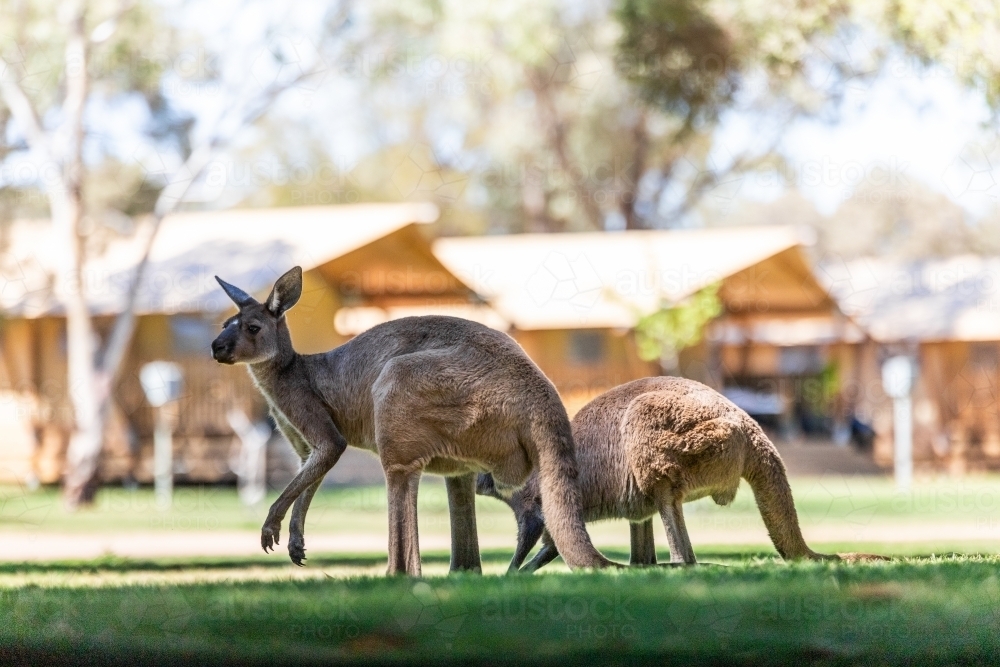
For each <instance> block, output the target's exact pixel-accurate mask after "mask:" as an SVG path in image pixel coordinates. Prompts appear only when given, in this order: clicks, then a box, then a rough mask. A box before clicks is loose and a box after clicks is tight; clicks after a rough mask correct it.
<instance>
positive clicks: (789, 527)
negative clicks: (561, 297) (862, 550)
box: [476, 377, 880, 572]
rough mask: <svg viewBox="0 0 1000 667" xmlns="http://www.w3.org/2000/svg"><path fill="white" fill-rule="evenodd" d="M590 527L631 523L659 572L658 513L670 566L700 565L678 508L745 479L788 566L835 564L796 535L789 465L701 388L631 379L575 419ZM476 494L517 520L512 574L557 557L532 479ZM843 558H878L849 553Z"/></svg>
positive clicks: (642, 554) (727, 497)
mask: <svg viewBox="0 0 1000 667" xmlns="http://www.w3.org/2000/svg"><path fill="white" fill-rule="evenodd" d="M573 438H574V441H575V442H576V447H577V450H576V456H577V463H578V465H579V470H580V478H579V488H580V494H581V499H582V501H583V512H584V520H585V521H597V520H600V519H628V520H629V521H630V522H631V523H630V526H629V527H630V532H631V542H632V545H631V546H632V555H631V559H630V563H631V564H633V565H655V564H656V550H655V548H654V545H653V520H652V518H651V517H652V516H653V515H655V514H657V513H658V514H659V515H660V518H661V519H662V520H663V525H664V527H665V528H666V532H667V542H668V543H669V545H670V558H671V561H672V562H673V563H686V564H693V563H695V562H696V559H695V555H694V550H693V549H692V548H691V540H690V539H689V538H688V533H687V528H686V527H685V525H684V513H683V511H682V504H683V503H685V502H687V501H690V500H697V499H698V498H704V497H705V496H711V497H712V499H713V500H714V501H715V502H716V503H717V504H719V505H728V504H729V503H730V502H732V500H733V498H735V497H736V491H737V489H738V488H739V484H740V478H741V477H742V478H743V479H745V480H747V482H748V483H749V484H750V488H751V489H753V493H754V497H755V499H756V500H757V507H758V508H759V509H760V513H761V516H762V517H763V519H764V525H765V526H766V527H767V532H768V534H769V535H770V536H771V541H772V542H773V543H774V546H775V548H776V549H777V550H778V553H779V554H781V556H782V557H783V558H785V559H792V558H810V559H815V560H838V559H840V558H841V557H840V556H832V555H831V556H828V555H824V554H818V553H816V552H815V551H813V550H812V549H810V548H809V547H808V546H807V545H806V542H805V540H804V539H803V537H802V531H801V530H800V529H799V521H798V516H797V515H796V513H795V505H794V503H793V501H792V492H791V489H790V487H789V485H788V478H787V475H786V473H785V466H784V464H783V463H782V462H781V458H780V457H779V456H778V452H777V450H776V449H775V448H774V445H772V444H771V441H770V440H768V439H767V436H766V435H764V431H763V430H761V428H760V426H759V425H758V424H757V422H755V421H754V420H753V419H751V417H750V416H749V415H748V414H747V413H745V412H744V411H743V410H741V409H740V408H738V407H736V406H735V405H734V404H733V403H732V402H730V401H729V400H728V399H726V398H725V397H724V396H722V395H721V394H719V393H718V392H716V391H714V390H712V389H710V388H709V387H706V386H705V385H703V384H701V383H700V382H695V381H693V380H686V379H684V378H678V377H653V378H645V379H642V380H635V381H634V382H629V383H627V384H623V385H621V386H619V387H616V388H614V389H612V390H610V391H608V392H605V393H604V394H601V395H600V396H598V397H597V398H595V399H594V400H592V401H591V402H590V403H588V404H587V405H585V406H584V407H583V408H582V409H581V410H580V412H579V413H578V414H577V415H576V417H575V418H574V419H573ZM476 490H477V492H478V493H479V494H480V495H488V496H493V497H495V498H499V499H500V500H503V501H504V502H506V503H507V504H508V505H509V506H510V507H511V509H513V510H514V514H515V516H516V517H517V526H518V534H517V550H516V552H515V554H514V558H513V560H511V563H510V568H509V570H508V571H511V572H514V571H517V570H518V568H520V566H521V563H523V562H524V559H525V558H526V557H527V556H528V553H529V552H530V551H531V549H532V547H534V546H535V544H536V543H537V542H538V538H539V537H542V540H543V546H542V548H541V549H540V550H539V551H538V553H537V554H536V555H535V557H534V558H533V559H532V560H531V562H529V563H528V564H527V565H525V566H524V568H523V571H525V572H533V571H534V570H537V569H538V568H540V567H542V566H543V565H545V564H546V563H548V562H550V561H551V560H553V559H554V558H555V557H556V556H558V555H559V550H558V545H556V544H553V543H552V540H551V537H550V536H549V533H548V530H547V527H546V524H547V521H546V520H547V518H548V511H545V516H544V518H543V515H542V510H543V507H545V503H546V502H547V501H546V500H545V499H544V498H543V497H542V496H541V495H540V494H539V493H538V480H537V479H536V478H535V477H534V476H532V477H531V478H529V480H528V482H527V484H526V485H525V486H524V487H523V488H522V489H520V490H518V491H515V492H514V493H513V494H511V493H507V492H505V490H504V489H502V488H498V487H497V486H496V484H495V482H494V480H493V479H492V478H491V477H490V476H489V475H488V474H483V475H480V476H479V478H478V479H477V488H476ZM843 557H844V558H845V559H849V560H857V559H863V558H867V559H878V558H880V557H878V556H870V555H867V554H844V556H843Z"/></svg>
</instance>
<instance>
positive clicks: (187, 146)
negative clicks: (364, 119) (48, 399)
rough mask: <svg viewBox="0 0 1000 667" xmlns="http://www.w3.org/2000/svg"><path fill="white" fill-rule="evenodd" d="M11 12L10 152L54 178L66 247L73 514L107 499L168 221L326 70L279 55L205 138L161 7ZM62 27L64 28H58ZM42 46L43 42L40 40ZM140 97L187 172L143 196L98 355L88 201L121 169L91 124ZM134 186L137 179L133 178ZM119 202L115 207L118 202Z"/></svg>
mask: <svg viewBox="0 0 1000 667" xmlns="http://www.w3.org/2000/svg"><path fill="white" fill-rule="evenodd" d="M336 9H338V10H339V11H335V12H333V13H332V15H331V16H332V18H331V21H330V24H329V25H330V26H332V27H333V30H334V31H336V30H339V29H341V28H342V27H343V26H345V25H346V16H347V14H346V12H347V9H348V6H347V5H346V4H345V5H342V6H338V7H337V8H336ZM2 12H3V14H4V16H5V17H10V18H11V21H10V22H9V23H6V25H5V26H4V27H5V29H9V30H10V33H9V34H7V35H4V36H3V39H4V41H3V42H2V44H0V54H2V57H0V75H2V77H0V98H2V100H3V102H4V104H5V107H3V111H2V112H0V113H2V114H3V115H0V120H7V121H8V122H11V123H12V124H13V126H12V127H11V128H10V129H8V128H4V129H5V130H6V134H7V135H10V134H13V135H14V136H15V140H14V142H13V143H12V144H8V146H7V150H11V149H13V150H20V151H22V152H25V153H28V154H30V155H31V156H32V157H34V158H35V160H36V164H39V165H41V167H42V168H40V169H39V172H38V173H39V174H40V175H41V174H44V175H47V176H48V177H39V178H38V179H37V181H36V183H34V185H35V186H36V187H43V188H44V191H45V194H46V197H47V200H48V204H49V209H50V215H51V219H52V225H53V230H54V232H55V234H54V236H55V238H56V239H58V242H59V243H60V244H61V245H62V248H61V252H62V257H63V261H62V263H61V265H62V266H63V267H65V270H63V271H61V272H59V273H58V274H57V275H56V276H55V280H56V285H57V292H58V294H59V295H60V296H61V298H62V301H63V304H64V307H65V312H66V323H67V324H66V326H67V357H68V378H67V382H68V391H69V394H70V400H71V403H72V405H73V412H74V430H73V433H72V435H71V439H70V444H69V450H68V452H67V462H66V472H65V476H64V498H65V501H66V503H67V505H68V506H70V507H75V506H77V505H78V504H80V503H82V502H89V501H90V500H92V498H93V494H94V492H95V491H96V488H97V486H96V482H97V478H96V475H97V466H98V461H99V458H100V453H101V450H102V446H103V440H104V427H105V422H106V419H107V415H108V409H109V406H110V402H111V400H112V388H113V386H114V383H115V379H116V377H117V375H118V373H119V371H120V369H121V365H122V360H123V358H124V356H125V353H126V351H127V349H128V346H129V343H130V341H131V338H132V334H133V332H134V329H135V311H134V306H135V303H136V298H137V295H138V293H139V290H140V288H141V286H142V284H143V276H144V272H145V269H146V266H147V258H148V255H149V251H150V249H151V247H152V245H153V243H154V241H155V239H156V235H157V231H158V230H159V228H160V224H161V222H162V220H163V218H164V216H165V215H167V214H168V213H170V212H171V211H173V210H174V209H176V208H177V206H178V205H180V204H181V203H182V202H183V201H184V199H185V197H186V195H187V193H188V192H189V190H190V189H191V187H192V185H193V184H194V183H196V182H197V181H198V179H199V177H200V176H201V175H202V173H203V171H204V169H205V168H206V166H207V165H208V164H209V162H210V160H211V158H212V156H213V155H215V154H216V152H217V151H218V150H219V149H220V148H221V147H222V146H224V145H226V144H227V143H229V142H230V141H231V140H232V138H233V137H234V136H235V135H236V134H238V133H239V132H240V131H241V130H242V129H243V128H246V127H248V126H250V125H252V124H253V123H254V122H255V121H256V120H257V119H258V118H260V117H261V116H262V115H263V114H264V113H265V112H266V111H267V110H268V109H269V108H270V107H271V105H272V104H273V103H274V101H275V100H276V99H277V98H278V97H279V96H281V95H282V93H284V92H285V91H286V90H288V89H289V88H291V87H294V86H296V85H298V84H300V83H301V82H302V81H304V80H306V79H307V78H309V77H311V76H313V75H315V74H316V73H317V72H318V71H320V70H321V69H322V67H323V66H324V65H323V61H322V60H321V59H319V58H316V59H314V60H313V61H312V62H304V63H303V62H299V63H296V65H297V66H296V67H295V68H292V69H291V71H285V70H284V69H283V68H282V65H283V64H284V61H283V57H284V56H285V55H286V54H283V53H281V52H280V50H278V49H271V50H270V51H265V53H269V54H270V57H271V58H272V59H273V62H272V63H271V65H272V69H274V68H276V69H277V71H278V74H277V75H276V76H274V77H273V79H272V80H270V81H268V82H267V83H265V84H263V85H260V86H259V90H256V91H254V92H253V94H251V95H244V96H240V97H236V98H234V99H230V100H229V104H228V105H227V111H226V112H225V113H223V114H222V115H221V116H220V118H219V119H218V121H217V123H216V124H215V127H214V129H212V130H210V131H202V132H195V131H193V126H194V122H193V120H192V119H191V118H185V117H178V116H177V115H176V114H174V113H173V111H172V109H171V108H170V102H169V100H168V99H167V97H166V96H165V95H164V94H163V93H162V90H161V87H162V81H161V77H162V76H163V75H164V73H165V72H164V65H163V62H164V60H167V61H169V59H170V57H171V56H173V55H176V54H177V52H178V48H179V47H180V44H179V43H178V41H177V40H178V37H177V35H176V34H175V33H174V31H172V30H171V29H170V24H169V23H168V22H167V21H166V20H165V17H164V16H162V15H161V14H160V13H159V11H158V9H157V7H156V6H155V5H152V4H147V3H140V2H110V1H107V0H105V1H100V0H95V1H93V2H85V1H84V0H71V1H69V2H59V3H56V2H44V1H38V2H34V3H27V4H25V3H16V4H14V5H12V6H10V7H4V8H3V9H2ZM53 16H59V17H60V20H59V21H58V22H55V23H54V22H53V21H52V17H53ZM5 21H6V18H5ZM35 35H42V36H43V38H42V39H35V38H34V36H35ZM286 69H287V68H286ZM213 75H214V74H213V73H212V72H206V71H201V72H197V73H196V74H195V76H200V77H203V78H209V77H211V76H213ZM136 96H138V97H140V98H141V99H142V100H143V101H144V103H145V105H146V108H147V111H148V112H149V115H150V116H151V118H152V119H153V120H154V121H157V120H158V121H159V122H153V123H150V124H149V126H148V127H147V128H146V133H147V137H148V139H149V141H150V143H152V144H154V145H156V146H157V147H158V148H159V149H160V150H163V151H167V152H170V153H173V154H175V155H176V158H177V159H176V167H174V168H173V169H171V170H169V173H166V174H163V178H162V181H160V182H159V183H155V182H154V183H151V184H146V190H144V189H143V187H139V188H138V189H137V190H133V192H138V193H142V192H144V191H148V190H149V187H150V186H151V187H152V190H153V192H154V193H155V194H154V196H152V197H151V198H150V202H151V206H150V214H151V221H150V226H149V232H148V234H147V236H146V240H145V252H144V254H143V256H142V259H141V261H140V262H139V263H138V265H137V266H136V267H135V270H134V275H133V277H132V280H131V282H130V286H129V288H128V291H127V294H126V295H125V300H124V304H123V306H122V310H121V312H120V313H119V314H118V315H117V317H116V318H115V321H114V324H113V326H112V328H111V331H110V333H109V334H108V336H107V338H106V340H105V341H103V344H99V343H100V341H98V340H97V336H96V334H95V331H94V326H93V321H92V318H91V313H90V309H89V306H88V303H87V298H86V291H85V289H84V285H83V280H84V276H83V275H82V272H83V269H84V267H85V265H86V262H87V257H88V253H89V252H90V249H91V248H90V244H89V242H88V241H89V237H90V235H91V228H92V225H89V224H86V223H87V220H88V216H89V215H91V214H92V215H94V216H95V217H99V216H100V214H101V213H103V211H100V210H95V207H94V202H92V201H89V199H88V194H90V191H92V190H96V189H97V188H96V187H95V180H96V179H94V178H93V177H94V176H95V175H97V174H100V173H101V171H102V170H106V169H107V168H108V166H109V162H113V160H110V159H108V156H106V155H102V156H101V157H100V158H88V150H87V148H88V139H89V138H90V132H92V131H93V129H94V128H93V122H94V121H93V119H92V118H91V117H90V115H89V113H90V112H91V111H92V109H93V107H94V106H95V105H96V104H98V103H99V102H103V103H114V102H115V101H121V99H122V98H126V97H136ZM104 175H105V176H106V174H104ZM126 178H137V177H136V175H135V174H134V173H133V174H132V175H131V176H126ZM104 180H106V179H104ZM139 180H141V178H140V179H139ZM118 194H119V195H120V194H121V193H118ZM115 198H116V197H114V196H112V197H111V198H110V199H111V200H112V201H106V202H104V203H105V204H111V203H114V202H113V200H114V199H115ZM118 199H119V200H120V199H121V198H120V197H118ZM132 203H134V198H133V202H132ZM118 204H119V205H121V204H122V202H121V201H119V202H118ZM123 208H126V207H125V206H123Z"/></svg>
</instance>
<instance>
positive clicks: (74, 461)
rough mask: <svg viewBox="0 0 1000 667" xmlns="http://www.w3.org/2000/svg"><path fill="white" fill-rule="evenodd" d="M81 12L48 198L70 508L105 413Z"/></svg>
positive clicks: (87, 473) (88, 479)
mask: <svg viewBox="0 0 1000 667" xmlns="http://www.w3.org/2000/svg"><path fill="white" fill-rule="evenodd" d="M85 12H86V6H85V4H84V3H82V2H79V3H77V5H76V6H75V7H74V11H73V12H72V13H71V15H70V18H69V22H68V27H69V38H68V40H67V42H66V53H65V58H66V62H65V66H66V69H65V74H66V99H65V101H64V103H63V113H64V116H65V125H64V133H65V136H61V137H58V138H59V139H60V140H61V142H60V143H62V145H63V147H64V153H63V159H62V177H63V178H62V181H63V185H64V188H65V192H64V194H63V195H62V196H61V197H58V198H55V199H51V200H50V201H52V221H53V225H54V227H55V228H56V233H57V235H58V237H61V239H62V241H63V244H64V245H63V247H64V249H65V254H66V255H67V257H66V259H67V263H66V264H65V266H66V267H67V268H66V270H65V271H64V272H63V273H62V274H61V276H60V277H59V279H58V282H59V283H61V285H60V287H61V293H62V300H63V305H64V306H65V308H66V357H67V363H68V366H69V368H68V377H67V381H68V385H69V386H68V387H67V389H68V391H69V398H70V402H71V403H72V405H73V433H72V435H71V436H70V441H69V450H68V451H67V452H66V469H65V472H64V486H63V500H64V502H65V503H66V505H67V507H69V508H75V507H77V506H78V505H79V504H80V503H86V502H89V501H90V500H92V499H93V496H94V491H95V490H96V482H97V464H98V460H99V458H100V454H101V446H102V444H103V440H104V423H105V419H106V415H107V402H106V394H107V392H106V390H105V388H104V386H103V385H104V384H105V383H104V382H102V381H101V378H100V375H99V373H98V369H97V368H96V361H97V356H96V341H95V339H94V325H93V321H92V319H91V316H90V309H89V308H88V306H87V294H86V286H85V284H84V282H85V276H84V268H85V267H84V260H85V257H86V241H87V239H86V237H85V236H84V233H83V224H82V223H83V215H84V213H83V207H84V203H83V202H84V199H83V188H84V168H85V167H84V164H83V137H84V127H83V115H84V111H85V108H86V104H87V95H88V88H89V83H90V82H89V75H88V71H87V67H88V57H87V56H88V49H87V36H86V32H85V25H86V24H85V18H86V17H85Z"/></svg>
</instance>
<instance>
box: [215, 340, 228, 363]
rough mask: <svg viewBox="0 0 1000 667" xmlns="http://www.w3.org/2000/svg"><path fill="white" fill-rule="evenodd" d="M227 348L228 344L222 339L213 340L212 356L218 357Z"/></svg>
mask: <svg viewBox="0 0 1000 667" xmlns="http://www.w3.org/2000/svg"><path fill="white" fill-rule="evenodd" d="M225 349H226V344H225V343H223V342H222V341H221V340H218V339H216V340H213V341H212V358H213V359H218V358H219V355H220V354H222V352H223V351H225Z"/></svg>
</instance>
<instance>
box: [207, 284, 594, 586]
mask: <svg viewBox="0 0 1000 667" xmlns="http://www.w3.org/2000/svg"><path fill="white" fill-rule="evenodd" d="M216 280H218V281H219V284H220V285H222V289H224V290H225V291H226V294H228V295H229V297H230V298H231V299H232V300H233V301H234V302H235V303H236V305H237V306H238V307H239V312H238V313H237V314H236V315H234V316H233V317H231V318H229V319H228V320H226V322H225V324H224V325H223V330H222V333H221V334H219V336H218V338H216V339H215V340H214V341H213V342H212V356H213V357H214V358H215V359H216V361H219V362H221V363H224V364H236V363H243V364H247V366H248V367H249V370H250V376H251V377H252V378H253V381H254V383H255V384H256V385H257V388H258V389H259V390H260V392H261V393H262V394H263V395H264V398H265V399H266V400H267V403H268V405H269V407H270V410H271V415H272V417H273V418H274V421H275V422H276V423H277V426H278V428H279V429H280V430H281V432H282V433H283V434H284V436H285V437H286V438H287V439H288V441H289V442H290V443H291V445H292V447H294V448H295V450H296V452H297V453H298V455H299V456H300V457H301V459H302V467H301V468H300V469H299V472H298V474H296V475H295V477H294V478H293V479H292V481H291V482H290V483H289V484H288V486H287V487H286V488H285V490H284V491H282V492H281V495H279V496H278V499H277V500H276V501H275V502H274V504H273V505H272V506H271V508H270V510H269V511H268V513H267V519H266V520H265V521H264V526H263V528H262V529H261V538H260V543H261V546H262V547H263V548H264V550H265V551H267V550H268V549H271V550H272V551H273V550H274V545H275V544H277V543H278V535H279V533H280V531H281V522H282V520H283V519H284V517H285V514H286V512H287V511H288V508H289V507H290V506H292V503H294V504H295V505H294V507H293V509H292V519H291V523H290V526H289V533H290V536H289V540H288V554H289V556H290V557H291V559H292V561H293V562H294V563H296V564H298V565H301V564H302V561H303V559H304V558H305V541H304V538H303V531H304V527H305V518H306V513H307V511H308V509H309V503H310V502H311V500H312V497H313V494H315V493H316V489H317V488H319V485H320V483H321V482H322V480H323V476H324V475H325V474H326V473H327V471H329V470H330V468H332V467H333V466H334V464H336V463H337V460H338V459H339V458H340V456H341V454H343V452H344V450H345V449H346V448H347V446H348V445H352V446H355V447H359V448H361V449H367V450H369V451H372V452H375V453H376V454H378V457H379V459H380V460H381V462H382V469H383V470H384V471H385V478H386V485H387V489H388V494H389V568H388V573H389V574H397V573H405V574H409V575H414V576H418V575H419V574H420V548H419V545H418V541H417V486H418V483H419V481H420V475H421V473H422V472H423V471H425V470H426V471H427V472H431V473H436V474H439V475H444V476H445V480H446V487H447V491H448V507H449V512H450V515H451V539H452V556H451V569H452V570H453V571H454V570H474V571H481V564H480V558H479V540H478V535H477V533H476V506H475V479H476V478H475V475H476V473H477V472H489V473H491V474H492V475H493V478H494V479H495V480H496V482H497V483H498V484H499V485H507V486H509V487H512V488H516V487H518V486H520V485H522V484H523V483H524V482H525V480H526V479H527V478H528V476H529V474H530V473H531V472H532V471H533V470H534V471H536V472H537V482H536V485H537V488H538V490H539V491H538V492H539V493H540V495H541V497H542V498H544V499H545V506H546V510H547V517H548V522H549V523H548V527H549V531H550V533H551V536H552V539H553V540H554V541H555V544H556V545H558V547H559V552H560V553H562V554H563V557H564V559H565V560H566V562H567V563H568V564H569V565H570V566H571V567H574V568H579V567H604V566H607V565H610V564H611V562H610V561H608V560H607V559H605V558H604V557H603V556H601V554H600V553H599V552H598V551H597V550H596V549H595V548H594V546H593V544H591V541H590V537H589V536H588V535H587V531H586V527H585V525H584V522H583V518H582V514H581V510H580V496H579V491H578V489H577V485H576V476H577V470H576V459H575V457H574V448H573V436H572V431H571V429H570V424H569V418H568V417H567V416H566V410H565V409H564V408H563V406H562V404H561V403H560V401H559V396H558V394H557V393H556V390H555V388H554V387H553V386H552V383H551V382H549V381H548V379H547V378H546V377H545V376H544V375H543V374H542V372H541V371H540V370H539V369H538V367H537V366H535V365H534V364H533V363H532V362H531V360H529V359H528V357H527V356H526V355H525V354H524V351H523V350H521V348H520V347H519V346H518V345H517V343H515V342H514V340H513V339H512V338H510V337H509V336H507V335H506V334H503V333H500V332H498V331H494V330H493V329H489V328H487V327H485V326H483V325H481V324H477V323H475V322H470V321H468V320H463V319H459V318H455V317H437V316H429V317H407V318H404V319H400V320H394V321H391V322H386V323H385V324H380V325H378V326H376V327H373V328H371V329H369V330H368V331H366V332H364V333H362V334H361V335H359V336H357V337H356V338H354V339H352V340H351V341H350V342H348V343H345V344H344V345H341V346H340V347H338V348H335V349H333V350H330V351H329V352H325V353H322V354H308V355H304V354H298V353H296V352H295V350H294V349H293V348H292V340H291V336H290V334H289V331H288V324H287V322H286V320H285V317H284V315H285V312H286V311H287V310H288V309H289V308H291V307H292V306H294V305H295V303H296V302H297V301H298V299H299V296H300V295H301V293H302V269H301V268H299V267H295V268H294V269H292V270H291V271H289V272H288V273H286V274H285V275H283V276H281V278H279V279H278V281H277V282H276V283H275V285H274V288H273V289H272V290H271V294H270V296H268V297H267V300H266V301H265V302H264V303H260V302H258V301H257V300H256V299H254V298H253V297H251V296H250V295H249V294H247V293H246V292H244V291H243V290H241V289H239V288H238V287H234V286H233V285H230V284H228V283H226V282H225V281H223V280H221V279H220V278H218V277H216ZM501 488H502V487H501Z"/></svg>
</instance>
